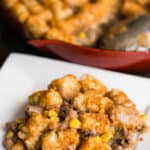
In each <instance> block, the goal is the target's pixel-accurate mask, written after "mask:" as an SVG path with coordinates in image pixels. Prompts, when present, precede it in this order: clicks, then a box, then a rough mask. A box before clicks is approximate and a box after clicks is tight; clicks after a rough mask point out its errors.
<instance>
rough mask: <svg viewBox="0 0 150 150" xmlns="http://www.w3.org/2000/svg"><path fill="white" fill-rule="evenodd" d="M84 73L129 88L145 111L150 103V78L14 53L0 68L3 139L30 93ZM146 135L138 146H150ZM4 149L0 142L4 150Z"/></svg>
mask: <svg viewBox="0 0 150 150" xmlns="http://www.w3.org/2000/svg"><path fill="white" fill-rule="evenodd" d="M84 73H89V74H92V75H94V76H95V77H97V78H98V79H100V80H101V81H102V82H104V83H105V84H106V85H107V86H108V87H109V88H112V87H114V88H119V89H121V90H123V91H125V92H126V93H127V94H128V96H129V97H130V98H131V99H132V100H133V101H134V102H135V103H136V104H137V107H138V108H139V109H140V110H141V111H144V109H145V108H146V107H147V106H149V105H150V79H146V78H140V77H136V76H131V75H126V74H121V73H116V72H111V71H106V70H101V69H95V68H90V67H85V66H81V65H76V64H71V63H66V62H63V61H56V60H53V59H46V58H40V57H35V56H27V55H21V54H15V53H14V54H11V55H10V56H9V57H8V59H7V61H6V62H5V64H4V65H3V67H2V69H1V72H0V143H2V139H3V135H4V133H5V132H4V131H5V130H4V126H5V123H6V122H8V121H10V120H14V119H15V118H16V117H19V116H20V115H21V114H20V111H21V110H23V108H24V106H25V104H26V103H27V96H28V95H30V94H31V93H32V92H33V91H35V90H39V89H44V88H46V87H47V85H48V83H50V82H51V80H53V79H55V78H57V77H61V76H63V75H65V74H75V75H77V76H81V75H82V74H84ZM148 115H149V116H150V114H148ZM148 122H150V120H149V121H148ZM144 138H145V140H144V142H141V143H140V144H138V148H137V149H138V150H149V149H150V135H149V134H146V135H145V136H144ZM3 149H4V148H3V146H2V144H0V150H3Z"/></svg>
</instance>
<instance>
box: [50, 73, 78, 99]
mask: <svg viewBox="0 0 150 150" xmlns="http://www.w3.org/2000/svg"><path fill="white" fill-rule="evenodd" d="M49 88H54V89H55V90H57V91H59V92H60V94H61V96H62V97H63V98H64V99H66V100H70V99H72V98H73V97H75V96H76V95H77V94H78V92H79V91H80V84H79V82H78V80H77V78H76V76H74V75H66V76H64V77H62V78H59V79H56V80H54V81H53V82H52V83H51V84H50V85H49Z"/></svg>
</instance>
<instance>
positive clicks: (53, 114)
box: [48, 110, 58, 117]
mask: <svg viewBox="0 0 150 150" xmlns="http://www.w3.org/2000/svg"><path fill="white" fill-rule="evenodd" d="M48 116H49V117H58V114H57V112H56V111H55V110H50V111H49V112H48Z"/></svg>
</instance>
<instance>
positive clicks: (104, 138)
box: [101, 132, 113, 143]
mask: <svg viewBox="0 0 150 150" xmlns="http://www.w3.org/2000/svg"><path fill="white" fill-rule="evenodd" d="M112 137H113V134H112V133H111V132H108V133H106V134H104V135H102V136H101V140H102V142H106V143H107V142H109V141H110V139H111V138H112Z"/></svg>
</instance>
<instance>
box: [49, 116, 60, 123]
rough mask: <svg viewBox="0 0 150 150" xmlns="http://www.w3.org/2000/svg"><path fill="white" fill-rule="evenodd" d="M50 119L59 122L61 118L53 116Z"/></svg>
mask: <svg viewBox="0 0 150 150" xmlns="http://www.w3.org/2000/svg"><path fill="white" fill-rule="evenodd" d="M50 120H51V121H55V122H59V118H58V117H51V119H50Z"/></svg>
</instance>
